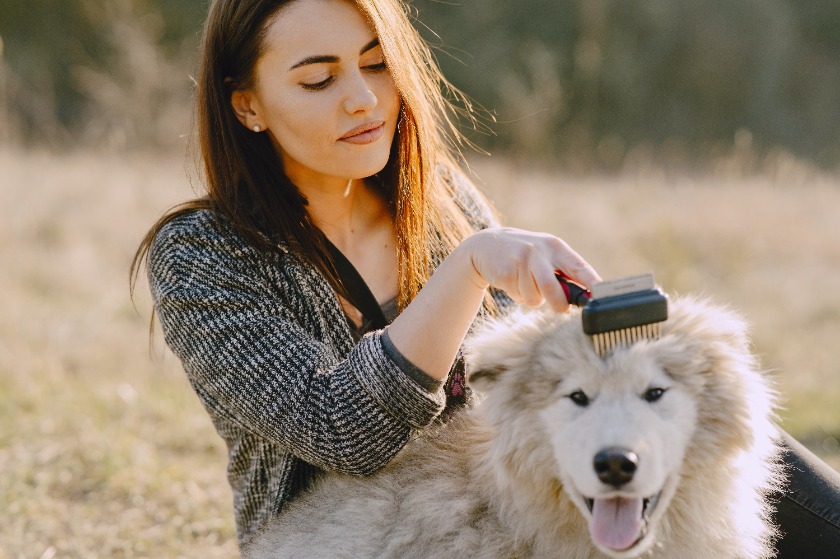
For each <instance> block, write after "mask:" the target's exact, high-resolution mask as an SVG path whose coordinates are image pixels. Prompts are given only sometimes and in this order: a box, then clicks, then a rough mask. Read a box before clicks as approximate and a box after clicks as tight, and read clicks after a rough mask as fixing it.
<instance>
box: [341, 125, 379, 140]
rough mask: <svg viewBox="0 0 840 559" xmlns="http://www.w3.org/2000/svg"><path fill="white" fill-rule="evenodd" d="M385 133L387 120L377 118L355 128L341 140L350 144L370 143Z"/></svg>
mask: <svg viewBox="0 0 840 559" xmlns="http://www.w3.org/2000/svg"><path fill="white" fill-rule="evenodd" d="M384 133H385V121H384V120H377V121H374V122H368V123H365V124H362V125H361V126H357V127H355V128H353V129H352V130H350V131H349V132H347V133H346V134H344V136H342V137H341V138H339V140H340V141H342V142H347V143H350V144H370V143H372V142H375V141H376V140H378V139H379V138H381V137H382V134H384Z"/></svg>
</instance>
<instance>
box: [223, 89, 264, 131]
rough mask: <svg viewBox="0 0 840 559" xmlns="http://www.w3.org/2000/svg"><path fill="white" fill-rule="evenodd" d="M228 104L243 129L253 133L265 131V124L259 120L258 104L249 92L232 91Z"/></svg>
mask: <svg viewBox="0 0 840 559" xmlns="http://www.w3.org/2000/svg"><path fill="white" fill-rule="evenodd" d="M230 104H231V107H232V108H233V112H234V113H235V114H236V118H237V119H238V120H239V122H241V123H242V125H243V126H244V127H245V128H248V129H249V130H253V131H254V132H259V131H261V130H265V124H264V123H263V122H262V119H261V118H260V112H259V103H258V102H257V99H256V98H255V97H254V94H253V93H252V92H251V91H243V90H241V89H237V90H234V92H233V94H232V95H231V96H230Z"/></svg>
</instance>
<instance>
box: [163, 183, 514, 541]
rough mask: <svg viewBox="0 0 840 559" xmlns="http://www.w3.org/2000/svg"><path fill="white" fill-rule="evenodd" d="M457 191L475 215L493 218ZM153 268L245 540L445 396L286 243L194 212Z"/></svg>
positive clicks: (400, 435) (379, 460) (376, 458)
mask: <svg viewBox="0 0 840 559" xmlns="http://www.w3.org/2000/svg"><path fill="white" fill-rule="evenodd" d="M461 190H462V191H461V192H459V196H458V199H459V202H460V203H459V205H460V206H461V207H462V209H463V210H464V212H465V215H467V217H468V219H469V220H470V222H471V223H472V224H473V226H474V227H475V228H481V227H486V226H489V225H494V224H495V223H494V222H493V220H492V218H491V217H490V216H491V214H490V211H489V208H487V206H486V205H484V204H483V203H482V202H481V201H480V200H479V199H477V198H475V197H474V196H471V195H470V194H471V193H470V192H468V191H464V188H463V187H462V188H461ZM444 256H445V255H442V254H437V255H433V260H434V261H435V263H436V264H437V263H439V262H440V260H441V259H442V258H443V257H444ZM148 274H149V283H150V287H151V291H152V298H153V302H154V306H155V309H156V312H157V314H158V317H159V320H160V323H161V325H162V329H163V333H164V337H165V339H166V342H167V344H168V345H169V347H170V348H171V349H172V351H173V352H174V353H175V354H176V355H177V356H178V357H179V358H180V360H181V362H182V364H183V367H184V370H185V371H186V374H187V376H188V378H189V380H190V383H191V385H192V387H193V388H194V390H195V392H196V393H197V395H198V397H199V399H200V400H201V402H202V404H203V405H204V407H205V408H206V409H207V411H208V413H209V414H210V417H211V419H212V421H213V424H214V425H215V427H216V430H217V431H218V433H219V435H221V437H222V438H223V439H224V440H225V442H226V443H227V448H228V454H229V462H228V481H229V482H230V485H231V487H232V489H233V497H234V514H235V518H236V526H237V539H238V541H239V544H240V545H244V544H246V543H247V542H248V541H249V539H250V538H251V537H252V536H253V535H254V533H255V532H256V531H258V530H259V528H260V527H261V526H262V525H263V524H264V523H265V522H266V521H267V520H269V519H270V517H271V516H273V515H276V514H277V513H279V512H280V510H281V509H282V507H283V505H284V504H285V503H286V502H288V500H290V499H291V498H293V497H294V496H295V494H297V493H298V492H299V491H301V490H302V489H304V488H305V487H306V486H307V484H308V483H309V482H310V481H311V480H312V478H313V476H315V475H316V474H317V473H318V472H319V471H321V470H336V471H340V472H346V473H349V474H355V475H368V474H371V473H373V472H375V471H377V470H378V469H379V468H381V467H383V466H384V465H385V464H386V463H387V462H388V461H389V460H390V459H391V458H393V457H394V456H395V455H396V454H397V452H398V451H399V450H400V449H401V448H402V447H403V446H404V445H405V444H406V443H407V442H408V440H409V439H410V438H411V436H412V434H413V433H414V432H415V431H416V430H417V429H421V428H423V427H425V426H427V425H429V424H430V423H431V422H432V421H434V420H435V418H436V417H438V416H439V415H440V414H441V412H442V410H443V409H444V407H445V403H446V394H445V391H444V389H443V388H441V387H436V388H434V389H431V390H430V389H429V387H428V384H427V385H426V387H425V388H424V386H423V385H422V384H421V383H418V382H416V381H415V380H413V377H412V375H410V374H408V373H407V371H406V370H405V363H404V362H400V360H399V359H394V358H393V357H392V354H391V353H389V352H387V351H385V349H384V348H383V341H382V338H383V331H376V332H371V333H368V334H367V335H366V336H365V337H363V338H362V339H361V340H360V341H358V342H356V341H354V338H353V335H352V333H351V331H350V328H349V326H348V323H347V320H346V318H345V315H344V311H343V310H342V308H341V306H340V304H339V301H338V299H337V297H336V295H335V292H334V290H333V289H332V288H331V286H330V284H329V283H328V282H327V280H326V279H325V278H324V277H323V276H322V275H321V274H320V273H319V272H317V271H316V270H315V268H313V267H312V266H310V265H308V264H306V263H304V262H303V261H302V260H301V259H300V258H298V257H296V256H295V254H294V253H292V252H291V251H290V250H289V249H288V248H287V247H285V246H284V245H283V244H282V243H280V244H278V246H277V250H275V251H264V250H263V251H260V250H257V249H255V248H254V247H252V246H251V245H249V244H248V243H247V242H245V240H244V239H243V238H242V237H241V236H239V235H238V234H237V233H236V232H235V231H234V230H233V229H232V228H231V226H230V225H229V224H227V223H226V222H225V220H224V219H223V218H221V217H220V216H218V215H215V214H213V213H211V212H210V211H206V210H203V211H196V212H192V213H188V214H184V215H181V216H178V217H176V218H175V219H173V220H172V221H170V222H169V223H167V224H166V225H165V226H164V227H163V228H162V229H161V231H160V232H159V233H158V234H157V236H156V238H155V240H154V242H153V243H152V246H151V249H150V252H149V266H148ZM495 296H496V298H497V300H498V301H499V302H501V303H502V304H503V305H507V304H509V300H507V299H506V298H505V297H504V295H503V294H498V293H497V294H495ZM414 378H416V377H414Z"/></svg>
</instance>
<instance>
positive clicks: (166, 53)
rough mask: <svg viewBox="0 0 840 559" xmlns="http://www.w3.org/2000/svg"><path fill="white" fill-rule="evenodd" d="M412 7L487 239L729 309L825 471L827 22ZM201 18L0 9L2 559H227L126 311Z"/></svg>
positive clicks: (838, 264) (125, 2)
mask: <svg viewBox="0 0 840 559" xmlns="http://www.w3.org/2000/svg"><path fill="white" fill-rule="evenodd" d="M409 5H410V9H411V11H412V13H413V14H414V15H415V16H417V17H418V18H419V19H418V20H417V25H418V28H419V29H420V30H421V33H422V34H423V35H424V36H425V37H426V38H427V40H428V41H429V42H430V44H431V45H432V46H433V48H434V50H435V53H436V55H437V57H438V60H439V63H440V65H441V66H442V68H443V70H444V73H445V74H446V75H447V76H448V77H449V79H450V80H451V81H452V83H453V84H454V85H455V86H456V87H458V88H459V89H461V90H463V91H464V92H465V93H467V94H468V95H469V96H470V97H471V98H472V99H473V101H474V102H475V103H476V106H477V107H479V114H480V116H481V121H480V124H481V125H480V126H478V127H476V128H475V129H473V128H469V127H465V134H466V135H467V136H468V137H469V139H470V140H471V141H472V142H473V143H475V144H476V146H477V147H478V148H479V149H478V150H469V149H467V150H465V155H466V158H467V161H468V163H469V166H470V168H471V169H472V171H473V173H474V179H475V180H476V182H477V183H478V184H479V185H480V186H481V187H482V188H483V189H484V190H485V192H486V193H487V194H488V197H489V198H490V199H491V200H492V201H493V202H494V203H495V205H496V206H497V207H498V208H499V209H500V210H501V213H502V214H503V216H504V218H505V221H506V222H508V223H509V224H511V225H514V226H519V227H526V228H530V229H540V230H546V231H550V232H552V233H555V234H558V235H560V236H562V237H563V238H565V239H566V240H567V241H569V242H570V244H572V246H574V247H575V248H576V249H578V250H579V251H580V252H581V253H583V254H584V255H585V256H586V257H587V258H588V259H589V260H590V261H591V262H592V263H593V264H594V265H595V266H596V267H597V268H598V269H599V271H600V272H601V274H602V275H603V276H604V277H608V278H610V277H619V276H623V275H629V274H634V273H639V272H645V271H654V272H655V273H656V275H657V279H658V281H659V283H661V284H662V286H663V287H664V288H665V289H666V290H667V291H669V292H671V293H674V294H676V293H690V294H702V295H705V296H708V297H709V298H711V299H713V300H715V301H717V302H720V303H724V304H728V305H731V306H732V307H734V308H735V309H736V310H738V311H739V312H741V313H742V314H744V315H745V316H746V317H747V319H748V320H749V322H750V323H751V324H752V327H753V331H752V337H753V340H754V345H755V349H756V352H757V354H758V355H759V356H760V358H761V361H762V364H763V365H764V366H765V367H766V368H767V369H768V370H769V371H770V372H771V374H772V375H773V376H774V378H775V379H776V381H777V383H778V386H779V390H780V393H781V395H782V399H783V402H784V406H783V408H782V409H781V410H780V421H781V422H782V424H783V426H784V427H785V428H786V429H788V430H789V431H791V432H792V433H793V434H794V435H795V436H796V437H797V438H799V439H800V440H802V441H803V442H804V443H805V444H806V445H807V446H808V447H809V448H811V449H812V450H813V451H814V452H816V453H817V454H819V455H820V456H822V457H823V458H824V459H825V460H826V461H827V462H828V463H829V464H831V465H832V466H833V467H834V468H840V443H838V440H839V439H840V414H838V413H837V409H838V405H840V374H838V373H840V370H838V366H837V363H838V361H840V359H838V357H840V350H839V349H838V347H837V340H838V339H840V290H838V289H837V287H838V285H840V3H838V2H837V1H836V0H761V1H758V0H639V1H636V2H627V1H623V0H568V1H558V0H552V1H548V0H518V1H516V2H506V1H502V0H461V1H460V2H457V3H456V2H441V1H433V0H414V1H412V2H410V4H409ZM206 9H207V2H206V1H192V2H187V1H181V0H175V1H164V0H109V1H106V0H66V1H63V2H55V1H50V0H29V1H27V2H23V1H22V0H7V1H4V2H2V3H0V302H2V312H0V470H2V471H3V472H4V475H3V476H0V559H5V558H6V557H8V558H10V559H11V558H13V559H19V558H30V557H34V558H40V559H51V558H53V557H161V556H163V557H196V556H202V557H207V558H213V557H235V556H236V550H235V543H234V541H233V540H234V535H233V534H234V529H233V520H232V514H231V503H230V500H231V496H230V491H229V489H228V487H227V483H226V480H225V477H224V476H225V474H224V469H225V460H226V458H225V451H224V449H223V447H222V444H221V443H220V441H219V439H218V437H217V435H216V434H215V433H214V432H213V428H212V425H211V424H210V421H209V419H208V418H207V416H206V414H205V413H204V411H203V410H202V409H201V406H200V404H199V403H198V401H197V399H196V398H195V396H194V395H193V393H192V391H191V389H190V387H189V385H188V383H187V381H186V379H185V378H184V375H183V372H182V371H181V368H180V365H179V363H178V362H177V360H176V359H174V358H173V357H172V356H171V354H169V353H168V351H167V350H166V348H165V344H164V343H163V341H162V340H161V337H160V331H159V327H158V328H156V329H155V330H154V332H153V333H152V337H151V340H152V342H151V344H150V341H149V340H150V338H149V324H150V320H151V318H152V317H151V304H150V302H149V298H148V295H147V287H146V285H145V283H144V281H143V278H142V275H141V280H140V282H139V283H138V285H137V291H136V296H135V298H134V300H133V301H132V299H131V298H130V297H129V293H128V265H129V263H130V261H131V257H132V256H133V253H134V250H136V248H137V245H138V243H139V241H140V239H141V238H142V236H143V235H144V234H145V232H146V230H147V229H148V227H149V226H150V225H151V224H152V223H153V222H154V220H155V219H156V218H157V217H158V216H159V215H160V214H161V213H162V212H163V211H164V210H165V209H166V208H167V207H169V206H171V205H172V204H175V203H177V202H179V201H182V200H184V199H186V198H189V197H192V196H195V195H196V193H200V190H201V181H200V173H198V172H197V171H196V168H195V164H194V160H193V158H192V157H191V156H190V155H189V150H188V149H187V146H188V143H189V142H188V140H189V138H190V135H191V130H190V125H191V114H192V107H191V95H192V79H191V75H192V74H193V72H194V71H195V68H194V65H195V61H196V51H197V46H198V42H199V37H200V31H201V25H202V22H203V19H204V15H205V13H206Z"/></svg>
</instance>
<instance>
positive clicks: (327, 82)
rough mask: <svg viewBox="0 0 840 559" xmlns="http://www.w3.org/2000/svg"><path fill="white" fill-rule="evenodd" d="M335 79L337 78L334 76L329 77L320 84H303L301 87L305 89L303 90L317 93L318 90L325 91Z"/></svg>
mask: <svg viewBox="0 0 840 559" xmlns="http://www.w3.org/2000/svg"><path fill="white" fill-rule="evenodd" d="M333 79H335V78H333V76H329V77H328V78H327V79H325V80H321V81H319V82H315V83H306V82H301V84H300V85H301V87H303V89H308V90H310V91H316V90H318V89H324V88H325V87H327V86H328V85H330V84H331V83H332V82H333Z"/></svg>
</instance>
